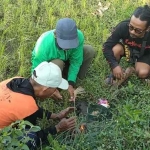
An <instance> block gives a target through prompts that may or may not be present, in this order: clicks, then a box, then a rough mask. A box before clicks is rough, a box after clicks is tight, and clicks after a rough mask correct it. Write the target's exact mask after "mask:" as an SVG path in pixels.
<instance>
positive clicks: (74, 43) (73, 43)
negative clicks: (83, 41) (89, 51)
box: [57, 38, 79, 50]
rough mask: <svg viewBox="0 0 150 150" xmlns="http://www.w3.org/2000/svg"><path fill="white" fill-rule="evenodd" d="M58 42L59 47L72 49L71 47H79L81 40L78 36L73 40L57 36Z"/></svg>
mask: <svg viewBox="0 0 150 150" xmlns="http://www.w3.org/2000/svg"><path fill="white" fill-rule="evenodd" d="M57 43H58V45H59V47H61V48H62V49H64V50H65V49H71V48H77V47H78V46H79V40H78V38H76V39H73V40H63V39H60V38H57Z"/></svg>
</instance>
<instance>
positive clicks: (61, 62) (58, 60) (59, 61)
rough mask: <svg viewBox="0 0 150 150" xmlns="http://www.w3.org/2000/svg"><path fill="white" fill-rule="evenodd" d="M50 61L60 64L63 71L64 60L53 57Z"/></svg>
mask: <svg viewBox="0 0 150 150" xmlns="http://www.w3.org/2000/svg"><path fill="white" fill-rule="evenodd" d="M50 62H52V63H54V64H56V65H57V66H59V68H60V69H61V71H63V68H64V62H63V61H62V60H60V59H53V60H51V61H50Z"/></svg>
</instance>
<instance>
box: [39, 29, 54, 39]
mask: <svg viewBox="0 0 150 150" xmlns="http://www.w3.org/2000/svg"><path fill="white" fill-rule="evenodd" d="M53 37H54V30H49V31H46V32H44V33H42V34H41V36H40V37H39V39H40V38H42V39H49V38H53Z"/></svg>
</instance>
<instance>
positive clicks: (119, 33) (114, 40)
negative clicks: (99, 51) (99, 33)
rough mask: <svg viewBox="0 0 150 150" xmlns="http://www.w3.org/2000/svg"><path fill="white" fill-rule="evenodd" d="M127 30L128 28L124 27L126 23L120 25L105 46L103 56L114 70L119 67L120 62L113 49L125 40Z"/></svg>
mask: <svg viewBox="0 0 150 150" xmlns="http://www.w3.org/2000/svg"><path fill="white" fill-rule="evenodd" d="M126 30H127V27H126V26H125V25H124V23H120V24H118V25H117V26H116V27H115V29H114V31H113V32H112V34H111V36H110V37H109V38H108V39H107V41H106V42H105V43H104V44H103V54H104V56H105V58H106V60H107V61H108V63H109V65H110V67H111V68H112V69H113V68H115V67H116V66H118V62H117V60H116V58H115V56H114V53H113V51H112V48H113V47H114V46H115V45H116V44H118V43H119V40H120V39H122V38H123V36H124V32H126Z"/></svg>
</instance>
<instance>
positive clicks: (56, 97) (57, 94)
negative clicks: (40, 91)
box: [51, 89, 62, 100]
mask: <svg viewBox="0 0 150 150" xmlns="http://www.w3.org/2000/svg"><path fill="white" fill-rule="evenodd" d="M51 98H52V99H54V100H58V99H62V95H61V94H60V93H59V91H58V90H57V89H56V91H55V92H54V93H53V94H52V95H51Z"/></svg>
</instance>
